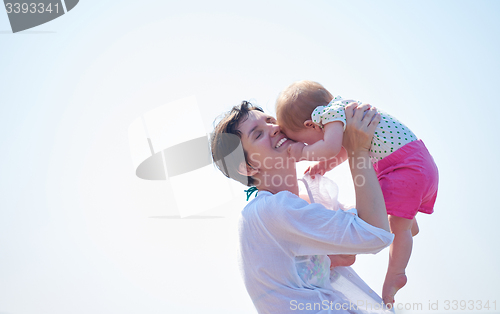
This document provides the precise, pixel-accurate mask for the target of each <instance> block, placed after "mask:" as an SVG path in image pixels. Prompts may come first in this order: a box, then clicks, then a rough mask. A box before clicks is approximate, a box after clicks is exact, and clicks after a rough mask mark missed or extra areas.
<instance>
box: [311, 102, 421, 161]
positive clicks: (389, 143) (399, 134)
mask: <svg viewBox="0 0 500 314" xmlns="http://www.w3.org/2000/svg"><path fill="white" fill-rule="evenodd" d="M351 102H355V101H354V100H345V99H342V97H340V96H337V97H335V98H334V99H333V100H332V101H331V102H330V103H329V104H328V105H326V106H318V107H316V109H314V111H313V113H312V114H311V119H312V121H313V122H314V123H315V124H317V125H319V126H323V125H325V124H326V123H328V122H333V121H342V123H343V124H344V130H345V121H346V120H345V111H344V108H345V106H346V105H347V104H349V103H351ZM357 103H358V104H361V102H359V101H357ZM379 113H380V115H381V116H382V120H381V121H380V123H379V124H378V126H377V128H376V130H375V135H374V136H373V140H372V145H371V147H370V157H371V160H372V162H377V161H379V160H381V159H383V158H384V157H386V156H389V155H390V154H391V153H393V152H395V151H396V150H397V149H398V148H400V147H402V146H404V145H406V144H408V143H410V142H413V141H416V140H417V137H416V136H415V134H413V132H412V131H411V130H410V129H409V128H408V127H407V126H406V125H404V124H403V123H401V122H399V120H398V119H396V118H394V117H392V116H391V115H389V114H387V113H385V112H381V111H380V110H379Z"/></svg>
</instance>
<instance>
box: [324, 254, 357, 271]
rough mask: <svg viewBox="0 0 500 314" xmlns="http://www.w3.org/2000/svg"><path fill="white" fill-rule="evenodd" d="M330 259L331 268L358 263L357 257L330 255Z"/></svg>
mask: <svg viewBox="0 0 500 314" xmlns="http://www.w3.org/2000/svg"><path fill="white" fill-rule="evenodd" d="M328 257H329V258H330V262H331V263H330V268H333V267H338V266H351V265H352V264H354V262H355V261H356V255H345V254H342V255H328Z"/></svg>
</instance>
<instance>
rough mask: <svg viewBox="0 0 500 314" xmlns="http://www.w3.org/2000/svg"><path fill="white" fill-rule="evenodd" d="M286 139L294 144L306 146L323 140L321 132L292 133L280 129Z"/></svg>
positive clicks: (306, 130) (305, 130)
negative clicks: (300, 143) (294, 142)
mask: <svg viewBox="0 0 500 314" xmlns="http://www.w3.org/2000/svg"><path fill="white" fill-rule="evenodd" d="M282 131H283V133H285V135H286V137H287V138H289V139H291V140H294V141H296V142H302V143H306V144H308V145H311V144H314V143H316V142H317V141H319V140H322V139H323V131H318V130H315V129H305V128H304V129H301V130H299V131H292V130H289V129H282Z"/></svg>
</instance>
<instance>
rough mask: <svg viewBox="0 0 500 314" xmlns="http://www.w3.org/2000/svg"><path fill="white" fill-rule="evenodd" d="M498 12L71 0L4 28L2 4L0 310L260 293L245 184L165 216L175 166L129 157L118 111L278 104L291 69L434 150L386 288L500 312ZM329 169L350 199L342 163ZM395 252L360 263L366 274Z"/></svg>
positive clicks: (236, 304)
mask: <svg viewBox="0 0 500 314" xmlns="http://www.w3.org/2000/svg"><path fill="white" fill-rule="evenodd" d="M0 11H1V10H0ZM499 13H500V2H498V1H493V0H492V1H472V0H471V1H445V0H441V1H404V3H403V2H398V1H381V0H380V1H357V0H356V1H317V0H313V1H307V2H306V1H272V2H269V1H251V2H250V1H248V2H236V1H225V2H224V1H210V2H208V1H191V2H185V3H183V4H179V2H178V1H159V0H158V1H129V0H121V1H80V3H79V4H78V5H77V6H76V7H75V8H74V9H73V10H72V11H70V12H68V14H65V15H64V16H62V17H60V18H58V19H57V20H54V21H51V22H49V23H47V24H44V25H41V26H39V27H37V28H33V29H31V30H27V31H25V32H21V33H18V34H12V32H11V31H10V25H9V22H8V18H7V14H6V13H5V12H3V11H2V12H0V117H1V118H0V119H1V120H0V121H1V123H0V131H1V132H0V134H1V135H0V149H1V155H0V191H1V192H0V313H2V314H6V313H9V314H14V313H16V314H17V313H37V314H38V313H51V314H54V313H61V314H63V313H64V314H66V313H196V312H201V313H231V314H232V313H255V310H254V308H253V305H252V303H251V300H250V299H249V297H248V295H247V293H246V291H245V288H244V285H243V282H242V280H241V275H240V272H239V269H238V262H237V245H238V243H237V218H238V213H239V212H240V210H241V209H242V207H243V206H244V204H245V202H244V193H243V189H244V187H243V186H241V196H240V197H239V198H234V199H231V200H230V201H229V203H228V204H226V205H224V206H222V207H219V208H215V209H212V210H211V211H209V212H206V213H203V215H205V216H210V215H213V216H216V217H222V218H213V219H167V217H168V216H172V215H177V213H178V212H177V209H176V204H175V200H174V198H173V195H172V190H171V186H169V183H168V182H166V181H161V182H160V181H145V180H141V179H138V178H137V177H136V176H135V169H134V167H133V165H132V158H131V155H130V149H129V144H128V135H127V130H128V126H129V125H130V123H131V122H132V121H133V120H134V119H136V118H137V117H139V116H141V115H142V114H144V113H145V112H147V111H149V110H151V109H153V108H156V107H158V106H160V105H163V104H166V103H168V102H171V101H175V100H178V99H181V98H184V97H189V96H196V97H197V99H198V102H199V104H200V111H201V113H202V116H203V123H204V128H205V129H206V130H207V132H208V131H210V130H211V129H212V122H213V120H214V118H215V117H216V116H217V115H219V114H220V113H222V112H223V111H226V110H229V109H230V108H231V107H232V106H233V105H236V104H238V103H239V102H241V100H244V99H250V100H253V101H254V102H255V103H256V104H258V105H260V106H262V107H263V108H264V109H265V110H266V111H267V112H269V113H273V110H274V101H275V99H276V97H277V95H278V93H279V92H280V90H282V89H283V88H284V87H286V86H287V85H288V84H290V83H292V82H293V81H295V80H299V79H311V80H315V81H318V82H320V83H322V84H323V85H324V86H325V87H326V88H328V89H329V90H330V91H331V92H332V93H333V94H335V95H342V96H343V97H346V98H353V99H359V100H362V101H363V102H368V103H370V104H372V105H375V106H377V107H379V108H381V109H383V110H385V111H387V112H389V113H391V114H392V115H394V116H396V117H398V118H399V119H400V120H401V121H403V122H404V123H406V124H407V125H409V126H410V127H411V128H412V130H413V131H414V132H415V133H416V134H417V136H419V137H420V138H422V139H423V140H424V141H425V143H426V145H427V147H428V148H429V150H430V152H431V153H432V155H433V156H434V158H435V161H436V163H437V165H438V167H439V171H440V187H439V188H440V190H439V197H438V200H437V202H436V206H435V213H434V214H432V215H430V216H427V215H423V214H420V215H418V219H419V225H420V230H421V231H420V234H419V235H418V236H417V237H416V238H415V241H414V250H413V253H412V258H411V261H410V264H409V266H408V269H407V275H408V279H409V281H408V284H407V286H406V287H405V288H404V289H403V290H401V291H400V292H399V293H398V295H397V296H396V303H397V304H398V303H400V304H402V305H406V304H413V303H421V304H422V305H423V308H422V310H419V311H414V312H415V313H424V312H425V313H428V312H431V313H450V311H445V307H444V305H445V302H446V300H459V301H460V300H466V301H468V300H482V301H483V303H484V302H486V301H487V300H489V301H490V306H493V303H492V302H493V301H496V307H497V309H496V312H499V311H500V295H499V293H498V291H499V289H498V282H499V280H500V268H499V267H498V265H500V245H499V240H498V232H497V229H498V228H497V221H498V220H499V218H500V214H499V209H500V206H499V205H498V194H499V191H500V189H499V188H500V185H499V183H498V179H499V175H500V172H499V168H498V160H499V158H498V156H499V153H500V150H499V145H498V123H499V116H500V109H499V108H500V106H499V105H498V104H497V103H498V102H499V93H500V89H499V88H498V85H499V81H500V80H499V76H500V74H499V73H500V61H499V60H500V59H499V57H498V56H499V55H500V47H499V41H498V38H499V36H500V34H499V33H500V22H499V19H498V16H499ZM187 109H189V108H187ZM165 122H166V123H168V121H165ZM182 122H183V124H182V125H183V127H180V128H179V132H183V128H189V127H190V120H189V117H186V119H185V120H184V121H182ZM176 123H178V121H176ZM172 136H175V134H172ZM329 176H330V177H332V178H334V179H335V180H336V181H337V182H338V183H339V185H340V193H341V200H343V201H346V202H349V201H352V199H353V194H352V186H351V185H350V182H349V176H348V172H347V171H346V169H345V167H344V168H341V169H339V170H337V171H335V172H334V173H332V174H329ZM206 186H207V188H211V189H216V187H214V186H213V185H211V184H210V182H207V184H206ZM192 193H193V197H196V193H197V192H196V191H193V192H192ZM387 254H388V251H387V250H385V251H383V252H382V253H380V254H379V255H377V256H361V257H358V261H357V262H356V264H355V266H354V268H355V269H356V271H358V273H359V274H360V276H361V277H362V278H363V279H365V280H366V281H367V282H368V284H369V285H370V286H371V287H372V288H373V289H374V290H375V291H377V292H378V293H380V292H381V287H382V283H383V278H384V275H385V270H386V262H387ZM429 301H430V302H432V303H435V302H436V301H437V302H439V310H438V311H428V304H429ZM475 304H476V305H477V303H475ZM403 312H405V311H399V313H403ZM406 312H408V311H406ZM468 312H473V313H477V312H481V313H483V312H484V313H494V312H495V311H493V310H492V309H490V310H489V311H485V310H483V311H476V310H474V311H468ZM463 313H465V311H464V312H463Z"/></svg>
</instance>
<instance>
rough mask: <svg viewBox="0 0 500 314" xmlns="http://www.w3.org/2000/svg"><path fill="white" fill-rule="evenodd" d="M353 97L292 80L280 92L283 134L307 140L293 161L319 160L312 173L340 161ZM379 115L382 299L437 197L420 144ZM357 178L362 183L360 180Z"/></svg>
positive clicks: (391, 290)
mask: <svg viewBox="0 0 500 314" xmlns="http://www.w3.org/2000/svg"><path fill="white" fill-rule="evenodd" d="M351 102H354V101H352V100H344V99H342V98H341V97H339V96H337V97H333V96H332V94H330V93H329V92H328V91H327V90H326V89H325V88H324V87H323V86H322V85H321V84H318V83H316V82H311V81H299V82H295V83H293V84H292V85H290V86H289V87H288V88H286V89H285V90H284V91H282V92H281V94H280V96H279V97H278V100H277V103H276V117H277V120H278V123H279V125H280V127H281V128H282V130H283V132H284V133H285V134H286V136H287V137H288V138H290V139H292V140H295V141H298V142H303V143H305V144H307V145H303V146H300V145H294V146H293V148H292V146H290V148H292V149H291V150H290V151H289V153H290V154H291V155H292V156H293V157H295V158H296V160H311V161H320V162H319V163H317V164H316V165H314V166H312V167H309V169H308V171H309V173H310V174H311V176H314V175H315V174H321V175H323V174H324V173H325V172H326V171H329V170H331V169H333V168H334V167H336V166H337V165H339V164H340V163H342V162H343V161H345V160H346V158H347V152H346V151H345V149H344V148H343V147H342V137H343V132H344V129H345V123H346V117H345V112H344V107H345V106H346V105H347V104H349V103H351ZM381 116H382V119H381V121H380V123H379V124H378V126H377V129H376V131H375V135H374V137H373V140H372V145H371V149H370V157H371V160H372V163H373V168H374V169H375V171H376V173H377V177H378V180H379V182H380V186H381V188H382V192H383V194H384V200H385V203H386V208H387V214H388V218H389V224H390V228H391V232H392V233H393V234H394V242H393V243H392V244H391V247H390V252H389V267H388V269H387V274H386V277H385V282H384V286H383V288H382V299H383V300H384V303H385V304H393V303H394V295H395V294H396V292H397V291H398V290H399V289H401V288H402V287H403V286H404V285H405V284H406V281H407V278H406V274H405V269H406V266H407V265H408V260H409V259H410V255H411V250H412V244H413V239H412V236H414V235H415V234H417V233H418V225H417V222H416V219H415V215H416V214H417V212H423V213H426V214H431V213H432V212H433V211H434V210H433V207H434V202H435V200H436V196H437V187H438V169H437V166H436V164H435V163H434V160H433V159H432V156H431V155H430V154H429V152H428V151H427V148H426V147H425V145H424V143H423V142H422V141H421V140H419V139H418V138H417V137H416V136H415V134H414V133H413V132H412V131H411V130H410V129H409V128H408V127H407V126H405V125H404V124H402V123H401V122H399V121H398V120H397V119H395V118H394V117H392V116H390V115H388V114H386V113H381ZM358 183H360V182H358Z"/></svg>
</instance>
